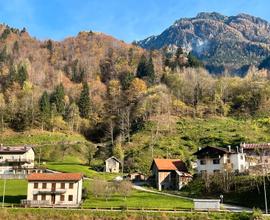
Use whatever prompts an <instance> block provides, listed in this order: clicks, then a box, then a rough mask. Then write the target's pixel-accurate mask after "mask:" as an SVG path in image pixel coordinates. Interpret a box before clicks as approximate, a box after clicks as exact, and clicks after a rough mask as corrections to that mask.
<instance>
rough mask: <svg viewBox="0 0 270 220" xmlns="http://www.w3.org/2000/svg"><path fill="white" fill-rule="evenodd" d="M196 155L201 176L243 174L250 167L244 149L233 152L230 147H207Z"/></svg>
mask: <svg viewBox="0 0 270 220" xmlns="http://www.w3.org/2000/svg"><path fill="white" fill-rule="evenodd" d="M194 155H196V156H197V172H198V173H199V174H213V173H222V172H238V173H243V172H246V171H247V170H248V167H249V166H248V163H247V162H246V155H245V153H244V152H243V149H242V148H240V149H238V148H237V149H236V150H232V149H231V147H230V146H229V147H228V148H221V147H210V146H207V147H204V148H202V149H199V150H198V151H197V152H196V153H194Z"/></svg>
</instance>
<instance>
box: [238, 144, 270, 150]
mask: <svg viewBox="0 0 270 220" xmlns="http://www.w3.org/2000/svg"><path fill="white" fill-rule="evenodd" d="M240 146H241V147H242V148H243V149H267V148H270V143H261V144H246V143H243V144H240Z"/></svg>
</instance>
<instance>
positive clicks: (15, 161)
mask: <svg viewBox="0 0 270 220" xmlns="http://www.w3.org/2000/svg"><path fill="white" fill-rule="evenodd" d="M33 162H34V160H31V159H25V158H22V159H16V158H14V159H13V158H9V159H1V160H0V164H5V163H33Z"/></svg>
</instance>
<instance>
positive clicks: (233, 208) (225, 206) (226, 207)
mask: <svg viewBox="0 0 270 220" xmlns="http://www.w3.org/2000/svg"><path fill="white" fill-rule="evenodd" d="M133 188H134V189H136V190H141V191H145V192H150V193H156V194H160V195H165V196H171V197H178V198H181V199H188V200H193V199H194V198H190V197H185V196H179V195H174V194H170V193H165V192H159V191H155V190H150V189H146V188H144V187H142V186H139V185H133ZM221 209H222V210H226V211H231V212H243V211H245V212H252V209H250V208H247V207H241V206H235V205H230V204H221Z"/></svg>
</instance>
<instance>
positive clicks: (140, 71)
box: [137, 55, 155, 84]
mask: <svg viewBox="0 0 270 220" xmlns="http://www.w3.org/2000/svg"><path fill="white" fill-rule="evenodd" d="M137 77H138V78H141V79H145V80H147V81H148V82H149V83H150V84H152V83H154V81H155V71H154V64H153V59H152V56H150V58H149V59H147V58H146V57H145V55H142V56H141V59H140V62H139V64H138V67H137Z"/></svg>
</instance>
